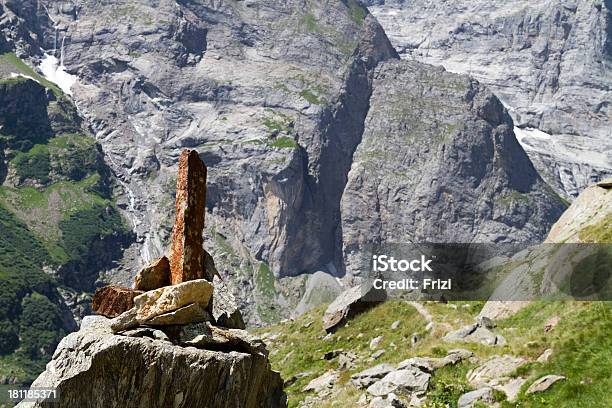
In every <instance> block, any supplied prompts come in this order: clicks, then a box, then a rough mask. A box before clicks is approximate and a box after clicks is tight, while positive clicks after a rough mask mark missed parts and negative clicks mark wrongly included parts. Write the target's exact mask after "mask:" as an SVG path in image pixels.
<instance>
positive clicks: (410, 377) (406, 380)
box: [368, 367, 431, 397]
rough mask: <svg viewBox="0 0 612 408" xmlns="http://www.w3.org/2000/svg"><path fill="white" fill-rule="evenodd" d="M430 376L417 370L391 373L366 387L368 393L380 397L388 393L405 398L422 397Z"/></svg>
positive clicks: (409, 369)
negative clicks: (404, 396)
mask: <svg viewBox="0 0 612 408" xmlns="http://www.w3.org/2000/svg"><path fill="white" fill-rule="evenodd" d="M430 377H431V376H430V375H429V374H427V373H424V372H423V371H421V370H419V369H417V368H413V367H410V368H406V369H403V370H396V371H392V372H390V373H389V374H387V375H385V376H384V377H383V378H381V379H380V380H378V381H376V382H375V383H374V384H372V385H370V386H369V387H368V393H370V394H371V395H373V396H376V397H381V396H385V395H388V394H389V393H394V394H401V395H406V396H411V395H423V394H424V393H425V392H426V391H427V387H428V386H429V378H430Z"/></svg>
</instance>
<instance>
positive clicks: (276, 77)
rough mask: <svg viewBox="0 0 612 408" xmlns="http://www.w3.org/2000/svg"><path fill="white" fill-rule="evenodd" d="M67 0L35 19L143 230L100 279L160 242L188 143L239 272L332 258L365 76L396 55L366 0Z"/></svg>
mask: <svg viewBox="0 0 612 408" xmlns="http://www.w3.org/2000/svg"><path fill="white" fill-rule="evenodd" d="M63 4H64V3H61V2H52V1H48V2H44V4H43V5H44V7H43V8H41V10H42V11H40V12H39V13H42V14H45V15H46V12H47V11H48V13H49V17H48V18H47V19H42V18H41V19H39V20H37V21H36V22H32V24H31V25H32V26H34V27H36V29H37V30H38V31H40V32H41V33H42V34H41V43H42V44H43V47H44V48H45V49H46V50H48V51H49V52H52V50H54V49H56V48H57V52H56V54H58V56H59V54H61V55H62V59H63V62H64V65H65V66H66V67H67V70H68V71H69V72H70V73H73V74H76V75H78V77H79V80H78V82H77V84H75V85H74V86H73V88H72V91H73V94H74V98H75V100H76V102H77V104H78V106H79V109H80V111H81V112H82V113H83V114H84V115H85V116H86V118H87V119H88V121H89V123H91V125H92V127H93V130H94V131H95V132H96V134H97V138H98V140H99V142H100V143H101V145H102V146H103V148H104V152H105V155H106V158H107V161H108V163H109V165H110V166H111V167H112V168H113V170H114V172H115V174H116V175H117V177H118V179H119V181H120V185H121V186H120V187H121V188H120V189H119V191H118V192H117V194H118V195H119V197H120V198H119V203H120V205H121V206H122V207H123V208H124V210H125V212H126V213H127V215H128V216H129V217H130V219H131V221H132V224H133V228H134V229H135V231H136V233H137V235H138V237H139V239H138V243H136V244H135V245H134V246H133V247H132V248H130V250H128V251H127V252H126V259H125V262H124V268H123V269H120V270H119V271H115V273H114V274H113V275H112V276H111V275H108V276H104V277H103V278H102V279H103V280H113V281H115V282H118V283H126V282H127V281H129V280H130V278H131V276H130V272H129V271H131V270H134V269H138V266H140V265H139V264H141V263H143V262H147V261H149V260H151V259H154V258H155V257H157V256H159V255H161V254H162V253H163V249H164V247H165V246H166V245H167V242H168V238H169V233H170V231H169V230H168V229H167V228H164V225H170V223H168V222H167V221H168V219H171V217H172V210H173V208H172V191H171V190H172V188H171V186H172V185H173V184H174V183H173V180H172V176H171V175H172V174H173V173H175V166H176V162H177V157H178V154H179V152H180V149H182V148H186V147H189V148H194V149H196V150H198V151H199V152H200V154H201V156H202V158H203V159H204V161H205V163H206V164H207V166H208V168H209V176H208V177H209V179H208V203H207V210H208V212H209V214H207V215H206V219H207V228H208V229H207V232H206V236H205V238H206V239H205V246H206V247H207V249H208V250H209V251H210V252H211V253H212V254H213V255H215V257H216V258H218V257H217V255H218V252H220V251H223V248H222V247H221V246H219V245H217V241H216V238H217V237H218V236H221V237H223V240H226V239H227V242H228V245H230V246H231V247H233V248H235V249H237V248H240V249H241V250H240V251H238V252H239V255H238V257H239V259H240V262H239V263H240V264H241V265H243V266H244V272H245V275H246V276H245V278H246V279H244V281H246V282H252V281H254V280H255V279H252V276H253V274H255V273H256V269H257V267H258V263H259V262H266V263H268V264H269V266H270V268H271V270H272V271H273V272H274V274H275V275H277V276H288V275H295V274H298V273H300V272H303V271H307V270H313V269H315V268H317V267H319V266H321V265H325V264H327V263H329V262H330V261H332V260H333V257H334V255H335V253H336V252H337V251H336V247H337V241H338V237H337V232H336V231H337V227H338V222H339V219H340V217H339V211H340V208H339V202H340V196H341V194H342V190H343V187H344V184H345V183H346V174H347V173H348V170H349V168H350V161H351V156H352V153H353V150H354V148H355V146H356V145H357V144H358V143H359V140H360V137H361V132H362V126H363V119H364V117H365V114H366V112H367V107H368V98H369V94H370V86H369V82H370V81H369V73H370V72H371V69H372V68H373V67H374V66H375V65H376V64H377V62H379V61H381V60H385V59H388V58H397V54H396V52H395V51H394V49H393V48H392V47H391V45H390V43H389V41H388V39H387V38H386V36H385V35H384V33H383V32H382V29H381V28H380V26H379V25H378V24H377V22H376V21H375V19H373V18H372V16H370V15H369V14H368V13H367V10H365V9H363V8H361V6H359V5H358V4H357V2H356V1H354V0H350V1H347V2H342V1H334V2H329V3H325V4H320V3H318V2H311V3H308V4H304V3H303V2H301V1H289V2H287V1H271V2H270V1H249V2H231V3H216V2H213V3H210V4H206V5H203V4H197V3H193V2H183V1H179V2H175V1H166V0H164V1H161V2H152V1H146V0H143V1H138V2H113V3H100V2H80V3H78V4H76V5H74V6H73V7H72V8H71V9H70V10H68V11H67V9H66V8H65V7H64V6H63ZM56 38H58V39H59V40H57V41H56V40H55V39H56ZM57 44H63V46H62V47H61V49H60V46H56V45H57ZM242 249H244V251H242ZM217 267H218V269H219V272H220V273H221V275H222V276H227V275H234V276H235V275H238V274H239V273H238V271H236V270H235V269H234V268H233V267H232V266H231V265H223V264H218V265H217ZM240 273H242V271H241V272H240ZM241 278H242V276H238V277H237V279H236V280H238V279H241ZM247 285H250V283H247ZM251 289H252V288H251ZM251 289H249V288H247V290H246V292H247V293H251V292H253V291H252V290H251ZM244 299H246V300H245V301H252V299H251V300H248V299H247V298H244ZM250 317H251V321H253V320H254V321H257V316H254V317H253V316H250Z"/></svg>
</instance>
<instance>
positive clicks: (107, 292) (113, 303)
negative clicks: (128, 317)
mask: <svg viewBox="0 0 612 408" xmlns="http://www.w3.org/2000/svg"><path fill="white" fill-rule="evenodd" d="M142 293H143V292H142V291H141V290H135V289H130V288H124V287H122V286H117V285H109V286H105V287H103V288H98V289H96V292H95V293H94V295H93V299H92V302H91V308H92V309H93V311H94V312H96V313H97V314H99V315H102V316H106V317H116V316H119V315H120V314H122V313H124V312H126V311H127V310H129V309H131V308H132V307H134V298H135V297H136V296H139V295H142Z"/></svg>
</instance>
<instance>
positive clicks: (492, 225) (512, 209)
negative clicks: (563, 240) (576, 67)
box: [341, 61, 565, 273]
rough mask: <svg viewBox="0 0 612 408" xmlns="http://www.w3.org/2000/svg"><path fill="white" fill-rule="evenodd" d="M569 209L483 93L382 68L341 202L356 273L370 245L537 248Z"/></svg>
mask: <svg viewBox="0 0 612 408" xmlns="http://www.w3.org/2000/svg"><path fill="white" fill-rule="evenodd" d="M564 208H565V205H564V204H563V203H562V201H561V200H560V199H559V198H558V197H556V195H555V194H554V192H553V191H552V190H551V189H550V187H548V185H546V183H544V181H542V179H541V178H540V176H539V175H538V173H537V172H536V170H535V169H534V167H533V165H532V164H531V162H530V161H529V159H528V157H527V155H526V154H525V152H524V151H523V149H521V147H520V146H519V144H518V142H517V141H516V139H515V137H514V135H513V133H512V120H511V119H510V116H509V115H508V113H507V112H506V110H505V109H504V108H503V107H502V105H501V103H500V102H499V100H498V99H497V98H496V97H495V96H494V95H492V94H491V93H490V92H489V91H488V90H487V89H486V88H485V87H484V86H482V85H481V84H479V83H478V82H476V81H474V80H471V79H469V78H468V77H465V76H460V75H456V74H452V73H449V72H446V71H444V69H441V68H434V67H432V66H429V65H424V64H420V63H417V62H410V61H391V62H385V63H381V64H380V65H379V66H378V67H377V69H376V70H375V72H374V81H373V93H372V97H371V98H370V109H369V111H368V115H367V117H366V121H365V131H364V133H363V137H362V141H361V143H360V144H359V146H358V147H357V149H356V151H355V154H354V156H353V165H352V166H351V171H350V172H349V175H348V183H347V186H346V189H345V191H344V194H343V196H342V203H341V209H342V211H341V213H342V244H343V250H344V254H343V255H344V260H345V262H346V264H347V268H348V269H349V270H350V271H352V272H357V273H358V269H359V268H358V267H357V265H359V266H361V267H363V262H362V260H363V259H368V258H366V257H364V254H362V253H361V252H362V251H363V250H364V248H363V247H364V245H366V244H381V243H389V242H398V243H407V242H415V243H418V242H427V241H433V242H496V243H505V242H522V243H532V244H533V243H536V242H538V237H541V236H544V235H545V234H546V233H547V231H548V229H549V228H550V226H551V225H552V223H553V222H554V221H556V219H557V218H558V217H559V216H560V215H561V213H562V212H563V209H564ZM367 255H368V257H369V254H367ZM360 261H361V262H360Z"/></svg>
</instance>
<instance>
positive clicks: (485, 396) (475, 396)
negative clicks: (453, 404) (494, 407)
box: [457, 387, 495, 408]
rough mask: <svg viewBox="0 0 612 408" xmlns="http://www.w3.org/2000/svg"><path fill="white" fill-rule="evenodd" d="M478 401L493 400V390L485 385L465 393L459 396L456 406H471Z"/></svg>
mask: <svg viewBox="0 0 612 408" xmlns="http://www.w3.org/2000/svg"><path fill="white" fill-rule="evenodd" d="M479 402H480V403H492V402H495V399H494V398H493V390H492V389H491V388H489V387H485V388H479V389H477V390H475V391H470V392H468V393H465V394H463V395H462V396H461V397H459V400H458V401H457V408H471V407H472V406H474V404H476V403H479Z"/></svg>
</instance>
